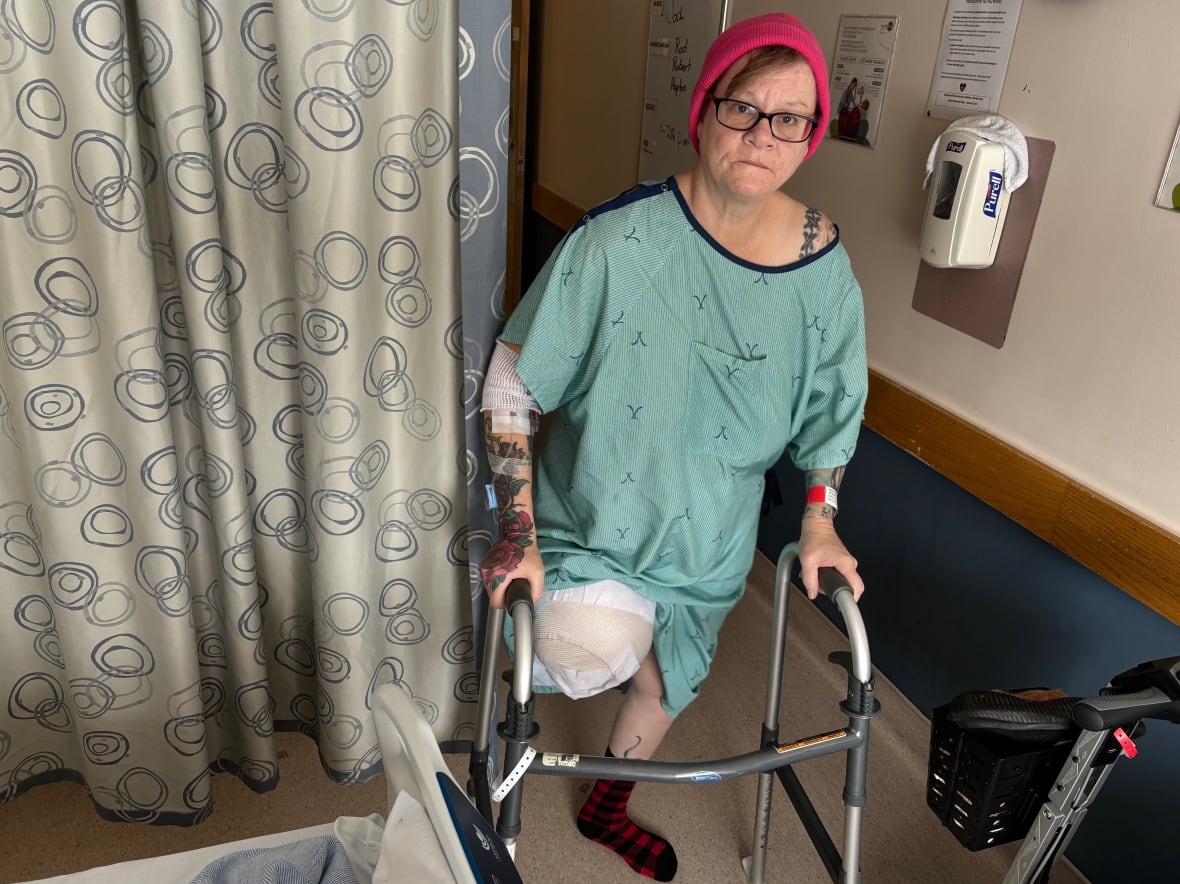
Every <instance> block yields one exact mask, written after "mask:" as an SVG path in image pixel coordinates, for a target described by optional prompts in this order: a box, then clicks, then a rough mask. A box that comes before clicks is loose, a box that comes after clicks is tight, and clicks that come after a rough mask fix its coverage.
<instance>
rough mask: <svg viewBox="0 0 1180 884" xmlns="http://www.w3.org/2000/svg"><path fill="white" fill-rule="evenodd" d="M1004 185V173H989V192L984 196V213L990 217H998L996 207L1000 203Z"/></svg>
mask: <svg viewBox="0 0 1180 884" xmlns="http://www.w3.org/2000/svg"><path fill="white" fill-rule="evenodd" d="M1003 187H1004V176H1003V175H1001V174H1000V173H999V172H988V173H987V194H986V196H984V198H983V214H985V215H987V216H988V217H989V218H994V217H996V209H997V207H998V206H999V205H1000V190H1001V189H1003Z"/></svg>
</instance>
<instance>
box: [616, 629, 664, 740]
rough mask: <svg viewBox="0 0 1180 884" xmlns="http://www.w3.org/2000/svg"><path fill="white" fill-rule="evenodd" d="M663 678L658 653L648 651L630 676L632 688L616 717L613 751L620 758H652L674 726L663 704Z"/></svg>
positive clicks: (624, 698)
mask: <svg viewBox="0 0 1180 884" xmlns="http://www.w3.org/2000/svg"><path fill="white" fill-rule="evenodd" d="M663 695H664V680H663V678H661V677H660V667H659V664H658V663H657V661H656V655H655V652H654V651H652V652H649V653H648V655H647V656H646V657H644V658H643V662H642V663H641V664H640V665H639V671H638V672H636V673H635V675H634V676H633V677H632V679H631V687H630V689H629V690H628V691H627V693H626V695H625V696H624V697H623V703H622V705H621V706H620V707H619V711H618V714H617V715H616V716H615V723H614V726H613V727H612V728H611V734H610V743H609V745H610V751H611V752H612V753H613V754H614V755H615V756H616V757H618V758H644V759H646V758H651V757H652V756H653V755H654V754H655V751H656V748H657V747H658V746H659V745H660V742H661V741H662V740H663V739H664V735H665V734H666V733H668V728H670V727H671V726H672V717H671V716H670V715H668V713H667V712H665V711H664V707H663V706H661V705H660V698H661V697H662V696H663Z"/></svg>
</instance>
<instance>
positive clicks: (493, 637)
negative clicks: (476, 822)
mask: <svg viewBox="0 0 1180 884" xmlns="http://www.w3.org/2000/svg"><path fill="white" fill-rule="evenodd" d="M503 628H504V609H503V608H493V607H491V606H489V607H488V619H487V628H486V630H485V631H484V640H483V664H482V668H481V669H480V673H479V710H478V712H477V716H476V730H475V739H474V740H473V741H472V744H471V764H470V766H469V767H468V773H469V774H470V775H471V789H472V793H473V797H474V798H475V808H476V810H478V811H479V813H480V815H481V816H482V817H483V818H484V819H486V820H487V821H488V822H489V823H493V824H494V823H495V820H494V819H492V795H491V775H490V772H489V770H488V765H489V760H490V757H491V748H490V747H491V736H492V722H493V721H494V720H495V716H496V676H497V674H498V673H497V672H496V668H497V664H498V656H499V654H498V652H499V649H500V641H501V639H500V636H501V634H502V630H503Z"/></svg>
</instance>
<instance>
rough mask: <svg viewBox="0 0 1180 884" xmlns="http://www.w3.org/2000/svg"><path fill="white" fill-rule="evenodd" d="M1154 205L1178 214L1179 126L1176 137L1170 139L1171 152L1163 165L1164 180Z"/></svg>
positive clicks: (1179, 199) (1179, 184) (1179, 195)
mask: <svg viewBox="0 0 1180 884" xmlns="http://www.w3.org/2000/svg"><path fill="white" fill-rule="evenodd" d="M1155 204H1156V205H1157V206H1159V207H1160V208H1161V209H1171V210H1172V211H1174V212H1180V126H1177V127H1176V137H1175V138H1173V139H1172V151H1171V153H1169V154H1168V162H1167V163H1165V164H1164V180H1163V181H1161V182H1160V189H1159V193H1157V194H1156V195H1155Z"/></svg>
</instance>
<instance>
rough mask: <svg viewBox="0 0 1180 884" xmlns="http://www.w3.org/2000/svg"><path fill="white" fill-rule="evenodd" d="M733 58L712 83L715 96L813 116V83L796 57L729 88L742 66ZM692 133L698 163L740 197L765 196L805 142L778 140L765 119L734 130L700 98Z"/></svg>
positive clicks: (791, 167)
mask: <svg viewBox="0 0 1180 884" xmlns="http://www.w3.org/2000/svg"><path fill="white" fill-rule="evenodd" d="M747 60H748V56H743V57H742V58H739V59H738V60H737V61H736V62H734V63H733V65H732V66H730V68H729V70H728V71H726V72H725V74H724V75H723V76H722V77H721V79H720V80H718V81H717V83H716V85H714V87H713V90H712V92H713V96H714V97H716V98H736V99H738V100H740V101H744V102H747V103H749V104H751V105H753V106H754V107H757V108H759V109H760V110H761V111H762V112H763V113H784V112H789V113H797V114H803V115H805V116H808V117H814V116H815V107H816V85H815V76H814V75H813V74H812V73H811V67H810V66H809V65H808V64H807V62H805V61H803V60H802V59H800V60H799V61H798V62H797V63H794V64H791V65H789V66H787V67H781V68H773V69H771V70H768V71H766V72H765V73H763V74H761V75H759V76H758V77H756V78H755V79H754V80H753V81H751V82H750V83H748V84H746V85H744V86H741V87H740V88H738V89H737V90H735V91H733V92H730V91H729V84H730V83H731V82H732V81H733V78H734V76H735V75H736V74H737V73H738V72H739V71H740V70H741V69H742V68H743V67H745V65H746V62H747ZM705 102H706V103H705V107H704V108H703V109H702V111H701V121H700V128H699V129H698V132H697V134H698V137H699V138H700V145H701V165H702V167H703V168H704V171H705V173H706V174H707V175H708V176H709V177H710V178H712V179H713V180H714V181H715V182H716V183H718V184H719V185H721V186H722V187H723V188H725V189H727V190H728V191H730V193H731V194H732V195H733V196H735V197H738V198H740V199H747V200H757V199H764V198H766V197H767V196H770V195H771V194H772V193H774V191H776V190H778V189H779V188H780V187H782V186H783V184H784V183H785V182H786V181H787V179H789V178H790V177H791V176H792V175H793V174H794V173H795V170H796V169H797V168H799V164H800V163H802V162H803V158H804V157H805V156H807V150H808V148H809V146H810V144H809V142H807V141H803V142H799V143H797V144H796V143H792V142H787V141H779V140H778V139H777V138H775V137H774V136H773V135H771V134H770V121H769V120H759V121H758V125H757V126H755V127H754V128H753V129H750V130H748V131H746V132H735V131H734V130H733V129H727V128H726V127H725V126H722V125H721V124H720V123H719V122H717V114H716V111H715V109H714V105H713V102H712V101H710V100H709V98H707V97H706V99H705Z"/></svg>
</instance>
